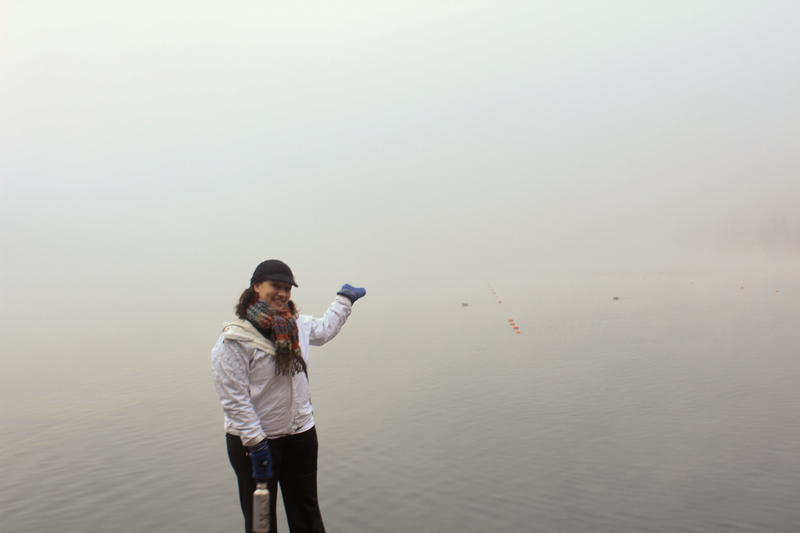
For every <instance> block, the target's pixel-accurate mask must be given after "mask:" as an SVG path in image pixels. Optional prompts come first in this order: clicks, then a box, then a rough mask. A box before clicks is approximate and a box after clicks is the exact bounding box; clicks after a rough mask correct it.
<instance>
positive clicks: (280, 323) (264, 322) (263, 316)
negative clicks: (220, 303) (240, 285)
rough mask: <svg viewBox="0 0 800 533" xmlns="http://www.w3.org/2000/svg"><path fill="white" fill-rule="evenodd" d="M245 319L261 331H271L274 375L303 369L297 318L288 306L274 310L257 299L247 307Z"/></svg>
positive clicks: (289, 373) (292, 373) (295, 372)
mask: <svg viewBox="0 0 800 533" xmlns="http://www.w3.org/2000/svg"><path fill="white" fill-rule="evenodd" d="M247 319H248V320H249V321H250V322H251V323H252V324H253V325H254V326H255V327H256V328H258V330H259V331H261V332H262V333H264V331H263V330H270V331H272V335H271V336H270V339H269V340H271V341H272V342H273V343H274V344H275V375H276V376H280V375H283V376H294V375H295V374H297V373H298V372H303V371H304V370H305V368H304V367H305V364H304V363H305V361H303V352H302V351H300V341H299V340H298V337H297V320H295V317H294V315H293V314H292V311H291V310H290V309H289V307H288V306H287V307H284V308H283V309H282V310H280V311H276V310H275V309H273V308H272V307H270V306H269V304H268V303H267V302H265V301H263V300H258V301H256V302H254V303H253V304H251V305H250V307H248V308H247Z"/></svg>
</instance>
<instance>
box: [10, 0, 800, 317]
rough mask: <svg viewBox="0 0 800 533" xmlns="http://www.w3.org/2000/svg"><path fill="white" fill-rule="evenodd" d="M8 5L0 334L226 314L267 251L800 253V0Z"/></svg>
mask: <svg viewBox="0 0 800 533" xmlns="http://www.w3.org/2000/svg"><path fill="white" fill-rule="evenodd" d="M0 17H1V20H2V22H1V23H0V24H2V26H1V27H0V42H1V47H0V50H2V51H1V52H0V70H1V71H2V79H1V80H0V83H2V85H1V89H0V90H1V91H2V93H1V94H2V101H1V102H0V110H1V113H2V115H1V116H2V123H3V125H4V127H3V128H2V133H0V135H2V138H1V141H0V142H1V143H2V147H1V148H0V149H1V150H2V152H1V153H0V157H1V159H0V172H1V173H2V190H1V191H0V193H1V194H2V214H1V216H2V218H1V219H0V222H1V223H2V275H3V301H4V302H3V307H4V308H5V310H4V315H5V317H6V325H8V324H9V323H10V322H9V320H11V321H12V322H13V323H15V324H20V323H21V322H22V321H23V320H26V319H27V318H30V317H32V316H36V315H35V313H37V312H39V313H40V312H41V307H42V305H43V302H47V304H46V306H45V307H46V308H48V309H50V310H52V312H53V313H55V314H57V316H59V317H60V320H65V321H68V320H69V319H70V317H84V318H85V317H86V316H89V315H90V314H92V313H96V312H97V309H96V307H95V306H96V305H97V303H98V301H99V300H98V299H99V298H102V299H105V298H108V297H113V298H116V299H122V300H124V301H125V302H126V303H127V304H129V305H131V306H133V309H138V310H152V309H153V303H154V301H157V300H166V299H170V300H174V301H177V300H181V299H185V300H183V301H187V302H191V303H192V305H199V306H203V305H214V306H218V303H219V301H224V302H225V306H226V307H225V309H226V311H227V310H228V304H229V302H228V300H230V299H231V298H232V297H235V295H236V294H238V291H240V290H241V289H242V288H243V286H244V284H246V282H247V281H248V279H249V275H250V273H251V272H252V268H253V267H254V266H255V264H256V263H257V262H258V261H260V260H262V259H267V258H272V257H276V258H282V259H284V260H285V261H287V262H288V263H289V264H290V265H291V266H292V267H293V268H294V269H295V272H296V273H297V277H298V279H299V280H300V282H301V288H308V289H309V290H310V291H312V292H313V293H314V294H316V293H317V292H318V291H320V290H322V288H323V287H324V288H325V290H328V289H327V288H328V287H331V288H330V290H331V291H333V290H335V289H336V287H338V285H339V284H341V283H343V282H351V283H354V284H358V285H364V286H367V287H368V288H373V289H374V288H376V287H384V290H388V289H389V288H394V289H396V290H401V289H402V287H403V285H404V284H405V283H409V282H414V280H419V279H428V280H430V279H445V278H446V279H458V280H465V282H468V281H469V280H470V279H476V280H478V281H480V282H483V280H484V279H485V278H487V277H488V278H492V277H493V276H501V275H524V274H525V273H528V272H530V273H535V272H539V271H594V270H597V271H612V272H636V271H640V270H642V269H649V270H651V271H652V270H665V269H689V270H691V269H704V268H723V269H729V270H730V269H733V270H735V269H737V268H742V269H762V268H774V269H786V268H793V267H796V265H797V260H798V259H800V179H799V178H800V103H799V102H800V60H799V58H800V32H798V28H799V27H800V3H798V2H794V1H787V2H767V1H752V2H734V1H730V0H726V1H721V2H699V1H697V2H690V1H685V2H675V1H668V2H639V1H632V2H566V1H561V0H559V1H554V2H533V1H528V2H495V1H493V2H468V1H463V2H431V1H425V2H411V1H402V2H387V1H382V2H319V3H316V2H280V3H278V2H236V3H230V2H225V3H223V2H204V1H192V2H169V1H158V2H100V1H98V2H78V1H71V2H55V1H53V2H35V1H25V2H2V3H1V4H0ZM304 283H305V285H304ZM92 295H94V296H92ZM231 295H233V296H231ZM326 299H327V296H326ZM136 306H138V307H136ZM75 320H77V318H75Z"/></svg>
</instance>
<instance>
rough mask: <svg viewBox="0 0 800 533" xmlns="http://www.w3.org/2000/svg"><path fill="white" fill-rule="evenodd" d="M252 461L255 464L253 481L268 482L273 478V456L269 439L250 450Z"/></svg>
mask: <svg viewBox="0 0 800 533" xmlns="http://www.w3.org/2000/svg"><path fill="white" fill-rule="evenodd" d="M250 460H251V461H252V462H253V479H255V480H262V481H266V480H267V479H269V478H271V477H272V456H270V454H269V443H268V442H267V439H264V440H262V441H261V442H259V443H258V444H256V445H255V446H253V447H251V448H250Z"/></svg>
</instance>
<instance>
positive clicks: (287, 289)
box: [253, 279, 292, 311]
mask: <svg viewBox="0 0 800 533" xmlns="http://www.w3.org/2000/svg"><path fill="white" fill-rule="evenodd" d="M253 289H254V290H255V291H256V294H258V298H259V300H264V301H265V302H267V303H268V304H269V306H270V307H272V308H273V309H275V310H276V311H280V310H281V309H283V308H284V307H285V306H286V304H287V302H289V298H290V297H291V296H292V286H291V284H289V283H284V282H282V281H273V280H269V279H268V280H267V281H262V282H261V283H256V284H255V285H254V286H253Z"/></svg>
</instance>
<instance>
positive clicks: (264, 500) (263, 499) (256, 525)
mask: <svg viewBox="0 0 800 533" xmlns="http://www.w3.org/2000/svg"><path fill="white" fill-rule="evenodd" d="M253 532H254V533H269V489H267V484H266V483H263V482H256V491H255V492H254V493H253Z"/></svg>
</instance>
